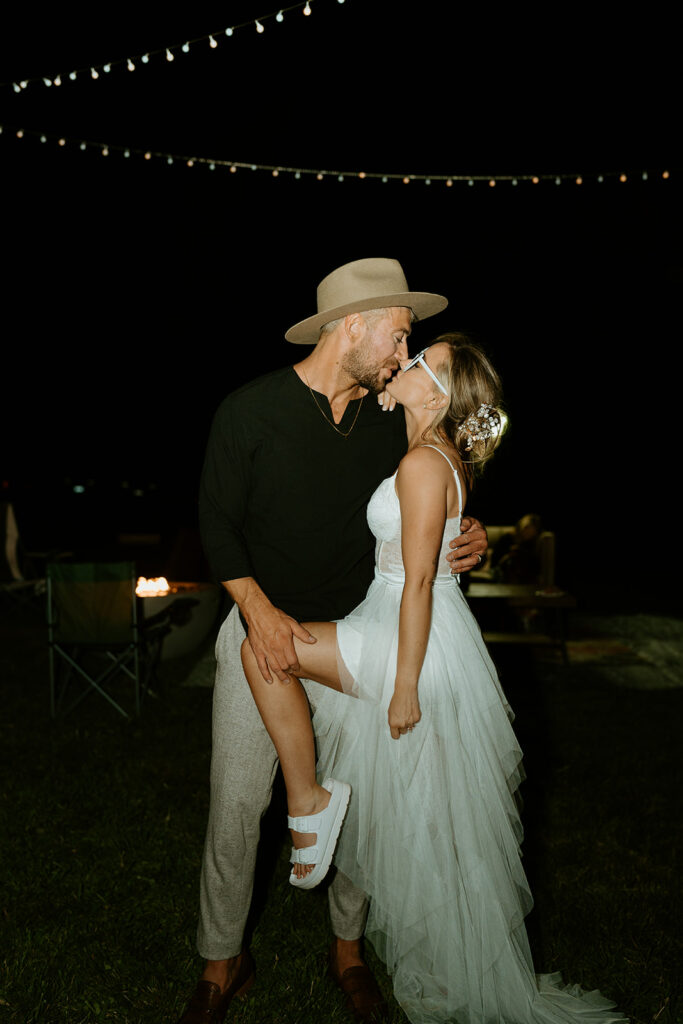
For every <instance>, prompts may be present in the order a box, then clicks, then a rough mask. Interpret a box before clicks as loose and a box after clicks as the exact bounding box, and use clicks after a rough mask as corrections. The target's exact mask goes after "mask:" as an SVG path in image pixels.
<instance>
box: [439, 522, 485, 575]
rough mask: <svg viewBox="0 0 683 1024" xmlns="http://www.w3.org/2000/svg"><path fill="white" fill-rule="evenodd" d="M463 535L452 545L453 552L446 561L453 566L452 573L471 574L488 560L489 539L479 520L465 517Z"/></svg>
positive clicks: (450, 552)
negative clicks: (470, 572) (471, 571)
mask: <svg viewBox="0 0 683 1024" xmlns="http://www.w3.org/2000/svg"><path fill="white" fill-rule="evenodd" d="M460 529H461V533H460V536H459V537H454V538H453V540H452V541H451V543H450V547H451V551H449V553H448V554H447V555H446V559H447V560H448V561H449V562H450V564H451V572H469V570H470V569H476V568H477V566H479V565H481V564H482V562H483V561H484V560H485V559H486V551H487V549H488V546H489V539H488V535H487V533H486V530H485V529H484V527H483V526H482V524H481V523H480V522H479V520H478V519H473V518H472V516H463V519H462V525H461V527H460Z"/></svg>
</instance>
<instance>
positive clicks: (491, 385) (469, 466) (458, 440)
mask: <svg viewBox="0 0 683 1024" xmlns="http://www.w3.org/2000/svg"><path fill="white" fill-rule="evenodd" d="M444 342H445V343H446V344H447V345H448V346H449V349H450V358H449V359H445V360H444V361H443V362H442V364H441V366H440V367H439V368H438V369H437V370H436V371H435V372H436V375H437V377H438V378H439V380H440V381H441V383H442V384H443V385H444V387H445V388H446V389H447V391H448V394H449V395H450V401H449V402H448V404H447V405H445V406H444V407H443V409H440V410H439V411H438V413H437V414H436V416H435V417H434V420H433V421H432V423H431V424H430V426H429V429H428V431H425V434H430V435H431V436H432V437H433V438H434V439H435V440H440V441H443V442H445V443H446V444H449V445H452V446H453V448H455V450H456V451H457V453H458V455H459V456H460V459H461V461H462V464H463V467H464V470H465V473H466V475H467V477H468V480H469V481H470V482H471V480H472V478H473V476H474V475H475V474H476V473H477V472H479V471H481V470H482V469H483V464H484V463H485V462H486V461H487V460H488V459H490V458H491V456H492V455H493V453H494V451H495V449H496V448H497V446H498V443H499V441H500V438H501V434H502V422H501V424H500V429H496V430H494V431H493V432H492V433H490V434H489V436H486V437H483V438H482V437H481V436H477V432H475V431H473V430H472V423H473V420H472V419H471V417H475V420H474V422H477V414H478V412H479V411H480V410H481V407H482V405H483V406H488V407H489V408H490V409H491V410H495V411H496V412H497V413H498V416H499V417H501V419H502V420H503V422H505V419H504V418H503V417H502V416H501V413H502V410H501V403H502V396H503V389H502V385H501V381H500V377H499V376H498V374H497V373H496V371H495V369H494V368H493V365H492V364H491V361H490V359H489V358H488V356H487V355H486V353H485V352H483V351H482V349H481V348H479V346H478V345H477V344H475V342H473V341H472V340H471V339H470V338H468V337H467V335H465V334H459V333H457V332H450V333H448V334H440V335H439V337H438V338H435V339H434V341H433V342H432V345H436V344H439V343H444ZM468 420H469V423H468ZM494 420H495V417H494ZM483 433H485V434H486V433H489V432H488V431H483ZM425 439H426V438H425Z"/></svg>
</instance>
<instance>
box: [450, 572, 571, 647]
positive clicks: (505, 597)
mask: <svg viewBox="0 0 683 1024" xmlns="http://www.w3.org/2000/svg"><path fill="white" fill-rule="evenodd" d="M465 595H466V597H467V600H468V602H469V603H470V604H471V605H472V611H473V612H474V613H475V614H476V612H477V603H478V602H481V601H504V602H505V604H506V606H507V607H509V608H513V609H519V610H523V609H525V608H533V609H536V610H538V611H541V612H543V613H544V614H543V615H542V616H539V618H540V619H541V621H542V622H543V623H544V624H545V626H546V628H545V629H544V630H543V631H541V630H539V629H537V628H534V629H524V628H522V629H520V630H518V631H512V630H510V631H504V632H502V631H495V630H494V631H489V630H486V629H484V630H483V636H484V640H485V641H486V643H492V644H495V643H507V644H531V645H534V646H552V647H559V648H560V650H561V652H562V658H563V660H564V661H565V662H567V661H568V657H567V644H566V638H567V609H568V608H575V607H576V598H574V597H572V595H571V594H568V593H567V592H566V591H565V590H560V589H559V588H557V587H548V588H545V589H539V588H538V587H537V586H536V585H535V584H533V583H477V582H475V581H473V582H472V583H470V585H469V587H468V588H467V590H466V591H465Z"/></svg>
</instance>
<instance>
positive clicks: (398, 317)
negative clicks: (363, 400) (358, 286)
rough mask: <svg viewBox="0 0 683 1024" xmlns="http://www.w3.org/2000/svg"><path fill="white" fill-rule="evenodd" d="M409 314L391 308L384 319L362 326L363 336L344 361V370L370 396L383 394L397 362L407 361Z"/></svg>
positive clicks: (397, 307) (403, 309)
mask: <svg viewBox="0 0 683 1024" xmlns="http://www.w3.org/2000/svg"><path fill="white" fill-rule="evenodd" d="M409 335H410V310H409V309H408V308H407V307H406V306H392V307H391V308H390V309H389V310H388V312H387V315H386V316H385V317H383V318H382V319H381V320H377V321H375V322H374V323H370V324H367V325H366V326H365V334H364V336H363V337H362V338H361V340H360V341H359V342H357V344H356V345H355V347H354V348H353V349H352V350H351V351H350V352H349V353H348V354H347V356H346V359H345V360H344V369H345V370H346V372H347V373H348V374H349V375H350V376H351V377H353V379H354V380H355V381H357V383H358V384H360V385H361V386H362V387H364V388H367V389H368V391H371V392H373V394H379V392H380V391H384V387H385V385H386V383H387V381H388V380H389V378H390V377H392V376H393V374H394V373H395V372H396V370H398V366H399V360H400V359H407V358H408V336H409Z"/></svg>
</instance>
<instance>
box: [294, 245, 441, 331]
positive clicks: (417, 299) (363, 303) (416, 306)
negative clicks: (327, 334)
mask: <svg viewBox="0 0 683 1024" xmlns="http://www.w3.org/2000/svg"><path fill="white" fill-rule="evenodd" d="M447 305H448V299H447V298H445V297H444V296H443V295H434V294H432V293H431V292H411V291H408V282H407V281H406V278H405V274H404V273H403V268H402V267H401V264H400V263H399V262H398V260H384V259H374V260H354V262H353V263H345V264H344V266H343V267H338V268H337V269H336V270H333V271H332V273H331V274H328V275H327V277H325V278H323V280H322V281H321V282H320V284H319V285H318V312H317V314H316V315H315V316H309V317H308V318H307V319H306V320H301V321H300V322H299V323H298V324H294V326H293V327H290V328H289V330H288V331H287V333H286V334H285V338H286V339H287V341H291V342H292V344H294V345H315V344H316V343H317V341H318V337H319V336H320V331H321V328H323V327H324V326H325V324H329V322H330V320H337V319H338V318H339V317H342V316H346V315H347V314H348V313H362V312H363V310H364V309H383V308H384V307H387V306H408V307H409V308H410V309H412V311H413V313H414V314H415V317H416V319H417V320H424V319H425V317H428V316H434V314H435V313H440V312H441V310H442V309H445V308H446V306H447Z"/></svg>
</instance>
